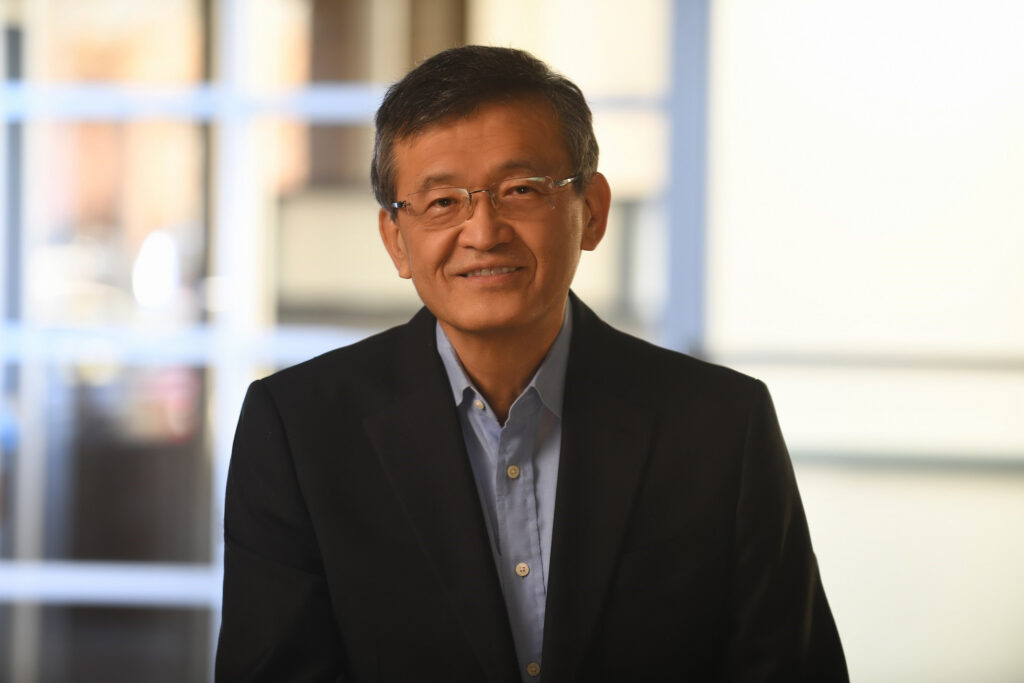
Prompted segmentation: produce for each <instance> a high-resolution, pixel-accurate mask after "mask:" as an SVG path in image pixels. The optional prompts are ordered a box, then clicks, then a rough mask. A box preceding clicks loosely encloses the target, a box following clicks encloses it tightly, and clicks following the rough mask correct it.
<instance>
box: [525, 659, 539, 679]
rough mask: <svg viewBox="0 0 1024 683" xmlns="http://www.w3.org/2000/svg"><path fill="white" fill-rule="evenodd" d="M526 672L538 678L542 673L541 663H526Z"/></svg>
mask: <svg viewBox="0 0 1024 683" xmlns="http://www.w3.org/2000/svg"><path fill="white" fill-rule="evenodd" d="M526 673H527V674H529V675H530V676H533V677H534V678H536V677H537V676H539V675H540V664H538V663H537V662H530V663H529V664H527V665H526Z"/></svg>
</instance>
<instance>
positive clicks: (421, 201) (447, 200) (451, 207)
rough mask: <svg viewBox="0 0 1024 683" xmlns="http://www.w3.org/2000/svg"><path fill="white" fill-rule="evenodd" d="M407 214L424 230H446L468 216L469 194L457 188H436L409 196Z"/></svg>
mask: <svg viewBox="0 0 1024 683" xmlns="http://www.w3.org/2000/svg"><path fill="white" fill-rule="evenodd" d="M408 202H409V213H410V214H411V215H412V216H413V217H415V219H416V223H417V224H419V225H422V226H423V227H425V228H446V227H448V226H451V225H455V224H457V223H460V222H462V221H463V220H465V218H466V216H468V211H467V210H468V209H469V194H468V193H467V192H466V190H464V189H461V188H458V187H438V188H435V189H433V190H425V191H424V192H416V193H413V194H411V195H409V199H408Z"/></svg>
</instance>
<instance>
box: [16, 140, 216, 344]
mask: <svg viewBox="0 0 1024 683" xmlns="http://www.w3.org/2000/svg"><path fill="white" fill-rule="evenodd" d="M26 133H27V139H26V143H27V144H26V151H27V154H26V159H27V165H26V177H27V181H28V182H27V183H26V202H25V207H26V212H25V216H24V221H25V225H24V230H25V232H26V237H25V242H26V244H27V250H26V251H27V259H26V263H25V265H24V271H25V273H24V275H25V282H24V285H23V286H24V288H25V292H24V297H23V298H24V301H25V318H26V319H27V320H31V321H34V322H40V323H42V322H45V323H51V324H101V323H106V324H131V323H137V324H158V325H160V326H167V325H174V324H178V325H181V324H190V323H193V322H196V321H197V320H200V319H201V317H202V315H203V302H202V301H201V299H200V295H201V284H202V281H203V277H204V275H205V273H206V260H207V236H206V229H205V224H206V217H205V203H206V202H205V190H204V178H205V167H204V165H205V149H206V130H205V128H204V127H201V126H196V125H189V124H185V123H179V122H168V121H131V122H127V123H120V122H114V123H105V122H95V123H94V122H89V123H70V124H66V123H33V124H29V125H28V126H27V130H26Z"/></svg>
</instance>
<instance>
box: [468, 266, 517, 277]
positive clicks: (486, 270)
mask: <svg viewBox="0 0 1024 683" xmlns="http://www.w3.org/2000/svg"><path fill="white" fill-rule="evenodd" d="M513 270H515V268H510V267H504V268H481V269H480V270H472V271H470V272H468V273H466V277H477V276H479V275H501V274H503V273H511V272H512V271H513Z"/></svg>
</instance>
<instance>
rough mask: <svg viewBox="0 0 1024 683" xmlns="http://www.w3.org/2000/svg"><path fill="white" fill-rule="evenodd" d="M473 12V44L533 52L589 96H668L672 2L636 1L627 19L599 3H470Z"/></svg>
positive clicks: (474, 0) (565, 0)
mask: <svg viewBox="0 0 1024 683" xmlns="http://www.w3.org/2000/svg"><path fill="white" fill-rule="evenodd" d="M469 7H470V21H469V42H472V43H482V44H486V45H514V46H516V47H519V48H522V49H525V50H529V51H530V52H532V53H533V54H534V55H536V56H537V57H539V58H540V59H543V60H544V61H546V62H548V63H549V64H550V65H551V66H552V67H554V68H555V69H556V70H557V71H560V72H562V73H564V74H565V75H566V76H567V77H569V78H570V79H571V80H572V81H574V82H575V83H576V85H578V86H580V88H581V89H582V90H583V93H584V94H585V95H586V96H587V97H621V96H624V95H626V96H639V97H654V96H659V95H662V94H664V93H665V92H667V90H668V84H669V77H670V71H669V56H670V53H669V50H670V36H671V27H672V4H671V3H670V2H668V0H645V1H644V2H634V3H630V4H629V9H628V17H625V16H624V14H626V12H623V11H622V8H621V7H619V6H616V7H615V11H604V10H606V9H610V6H605V5H600V4H597V5H595V3H593V2H592V0H561V1H560V2H539V1H534V2H518V3H515V5H510V4H509V3H508V2H506V1H505V0H471V2H470V3H469ZM597 8H601V9H597ZM624 22H626V25H628V30H625V29H624ZM581 46H586V47H581ZM601 46H614V48H612V49H607V48H602V47H601Z"/></svg>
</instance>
